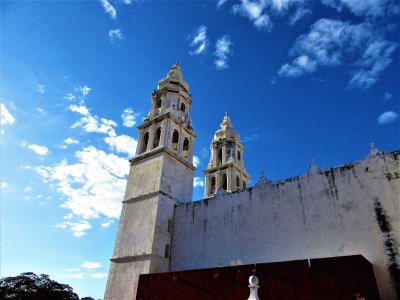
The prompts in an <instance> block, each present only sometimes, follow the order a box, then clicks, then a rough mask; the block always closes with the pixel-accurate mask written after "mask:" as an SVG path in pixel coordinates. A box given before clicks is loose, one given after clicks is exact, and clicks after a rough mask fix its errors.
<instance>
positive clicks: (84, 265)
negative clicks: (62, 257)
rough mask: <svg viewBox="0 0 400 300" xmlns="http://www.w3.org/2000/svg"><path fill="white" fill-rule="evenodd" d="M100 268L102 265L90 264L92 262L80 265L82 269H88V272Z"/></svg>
mask: <svg viewBox="0 0 400 300" xmlns="http://www.w3.org/2000/svg"><path fill="white" fill-rule="evenodd" d="M102 266H103V265H102V264H100V263H98V262H92V261H85V262H84V263H82V264H81V267H82V268H85V269H90V270H93V269H99V268H101V267H102Z"/></svg>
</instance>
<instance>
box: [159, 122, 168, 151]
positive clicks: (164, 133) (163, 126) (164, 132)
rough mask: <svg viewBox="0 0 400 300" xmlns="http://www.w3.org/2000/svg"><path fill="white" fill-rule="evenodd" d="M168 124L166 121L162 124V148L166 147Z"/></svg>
mask: <svg viewBox="0 0 400 300" xmlns="http://www.w3.org/2000/svg"><path fill="white" fill-rule="evenodd" d="M166 123H167V120H166V119H164V120H162V122H161V137H160V146H161V147H164V146H165V144H164V143H165V137H166V134H167V132H166V130H165V129H166V127H167V126H166V125H167V124H166Z"/></svg>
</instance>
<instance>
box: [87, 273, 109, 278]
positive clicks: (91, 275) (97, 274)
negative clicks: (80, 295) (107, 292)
mask: <svg viewBox="0 0 400 300" xmlns="http://www.w3.org/2000/svg"><path fill="white" fill-rule="evenodd" d="M107 275H108V274H107V273H90V274H89V276H90V277H92V278H106V277H107Z"/></svg>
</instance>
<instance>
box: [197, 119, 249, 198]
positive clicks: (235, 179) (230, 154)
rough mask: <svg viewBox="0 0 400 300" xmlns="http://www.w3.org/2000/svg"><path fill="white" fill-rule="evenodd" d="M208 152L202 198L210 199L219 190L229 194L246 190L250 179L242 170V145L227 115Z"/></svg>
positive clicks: (244, 170) (243, 169)
mask: <svg viewBox="0 0 400 300" xmlns="http://www.w3.org/2000/svg"><path fill="white" fill-rule="evenodd" d="M210 150H211V156H210V162H209V163H208V166H207V169H206V170H205V171H204V174H205V181H206V184H205V188H204V197H205V198H208V197H211V196H212V195H214V194H215V193H216V192H217V191H218V190H219V189H220V188H222V189H224V190H225V191H227V192H229V193H231V192H236V191H240V190H244V189H246V188H247V186H248V182H249V179H250V177H249V174H247V172H246V169H245V168H244V163H243V145H242V144H241V143H240V135H239V133H237V131H236V130H235V129H234V128H233V124H232V122H231V119H230V118H229V116H228V113H226V115H225V117H224V119H223V120H222V123H221V125H220V129H218V130H217V131H216V132H215V134H214V138H213V140H212V142H211V146H210Z"/></svg>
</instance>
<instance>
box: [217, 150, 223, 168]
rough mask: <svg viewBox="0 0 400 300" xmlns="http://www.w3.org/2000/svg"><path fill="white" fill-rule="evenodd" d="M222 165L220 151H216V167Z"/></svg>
mask: <svg viewBox="0 0 400 300" xmlns="http://www.w3.org/2000/svg"><path fill="white" fill-rule="evenodd" d="M221 164H222V149H221V148H219V149H218V150H217V166H219V165H221Z"/></svg>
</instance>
